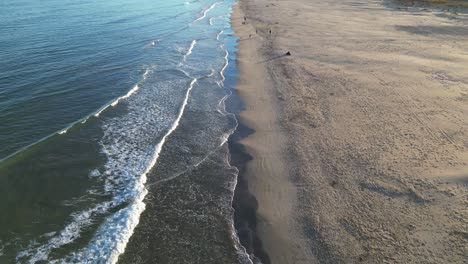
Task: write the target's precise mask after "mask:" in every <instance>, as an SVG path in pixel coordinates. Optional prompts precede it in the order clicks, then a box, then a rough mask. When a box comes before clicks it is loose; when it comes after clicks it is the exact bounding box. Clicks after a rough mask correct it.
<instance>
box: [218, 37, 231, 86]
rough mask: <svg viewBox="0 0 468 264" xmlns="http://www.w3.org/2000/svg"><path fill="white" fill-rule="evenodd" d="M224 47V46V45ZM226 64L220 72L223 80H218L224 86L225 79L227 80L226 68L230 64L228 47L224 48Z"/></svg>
mask: <svg viewBox="0 0 468 264" xmlns="http://www.w3.org/2000/svg"><path fill="white" fill-rule="evenodd" d="M222 47H223V48H224V45H222ZM224 52H225V53H224V66H223V68H222V69H221V71H220V72H219V74H220V75H221V80H220V81H218V82H217V83H218V85H219V86H224V81H225V80H226V77H225V76H224V71H225V70H226V68H227V66H228V65H229V59H228V57H229V52H228V51H227V49H224Z"/></svg>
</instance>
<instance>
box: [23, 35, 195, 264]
mask: <svg viewBox="0 0 468 264" xmlns="http://www.w3.org/2000/svg"><path fill="white" fill-rule="evenodd" d="M195 43H196V42H192V45H191V48H190V49H189V51H190V52H189V51H188V52H187V54H186V56H185V58H186V57H187V56H189V55H190V53H191V49H193V47H194V46H195ZM148 74H149V71H146V72H145V73H144V75H143V79H144V80H146V78H147V77H148ZM185 74H186V76H188V77H189V76H190V75H189V74H188V73H185ZM190 79H191V81H190V83H189V86H188V88H187V89H186V91H185V94H184V97H183V98H182V97H181V98H180V99H181V100H182V102H181V106H180V107H179V109H178V112H177V115H176V116H173V115H175V113H172V112H171V111H167V110H169V109H167V110H164V109H158V107H159V106H158V105H155V104H152V103H151V102H152V100H154V99H152V98H159V96H158V95H157V94H153V93H158V92H159V93H162V94H161V96H163V97H164V96H165V97H166V99H167V100H168V101H166V102H164V101H162V102H160V103H162V104H163V105H166V106H167V107H171V108H173V106H174V103H175V102H176V101H174V102H172V100H175V99H172V96H171V94H172V93H173V89H174V88H176V87H181V85H182V84H183V83H184V82H185V81H184V80H183V79H181V80H178V81H176V82H175V81H174V80H173V78H170V77H168V80H167V82H168V83H169V84H171V85H170V86H165V84H164V83H161V82H159V83H158V84H159V85H163V87H161V89H145V90H144V91H143V93H140V94H139V95H137V96H136V97H135V96H133V95H134V94H135V93H136V92H137V91H138V88H135V87H134V88H133V89H131V90H130V91H129V92H128V93H127V94H126V95H124V96H122V97H120V98H119V100H122V99H128V100H130V101H129V113H128V114H127V115H126V116H124V117H118V118H114V119H109V120H108V121H106V120H104V124H103V132H104V136H103V138H102V140H101V143H100V144H101V147H102V152H103V153H104V154H105V155H106V156H107V157H108V161H107V162H106V165H105V171H104V172H103V173H100V172H99V171H97V170H94V171H91V173H90V176H91V177H95V176H96V177H97V176H100V177H103V178H104V179H105V187H104V192H105V194H108V195H111V196H112V197H113V198H112V200H110V201H107V202H103V203H100V204H98V205H96V206H94V207H92V208H91V209H88V210H85V211H82V212H77V213H75V214H74V215H73V216H72V217H71V220H70V221H69V223H68V224H67V225H66V226H65V227H64V229H62V230H61V231H59V232H57V234H56V235H54V236H52V237H50V238H49V239H48V241H47V242H46V243H44V244H42V245H39V246H38V245H37V244H36V243H34V242H32V243H31V245H30V246H29V247H28V248H27V249H25V250H23V251H21V252H19V253H18V255H17V261H18V262H24V261H25V260H27V262H29V263H36V262H38V261H44V260H47V261H49V262H51V263H54V261H55V263H77V262H79V263H115V262H117V259H118V256H119V255H120V254H122V253H123V252H124V250H125V247H126V245H127V243H128V240H129V239H130V237H131V235H132V234H133V230H134V229H135V227H136V226H137V225H138V222H139V217H140V214H141V213H142V212H143V211H144V209H145V204H144V202H143V200H144V197H145V196H146V194H147V189H146V188H145V183H146V180H147V176H146V175H147V174H148V172H149V171H150V170H151V169H152V168H153V167H154V165H155V164H156V162H157V160H158V157H159V154H160V152H161V150H162V147H163V145H164V143H165V142H166V140H167V138H168V137H169V136H170V135H171V134H172V133H173V132H174V130H175V129H176V128H177V127H178V125H179V122H180V120H181V118H182V116H183V114H184V111H185V108H186V105H187V103H188V100H189V97H190V93H191V91H192V89H193V88H194V86H195V84H196V83H197V78H192V77H190ZM174 82H175V83H174ZM139 86H141V85H140V83H139ZM168 96H169V97H168ZM181 96H182V95H181ZM159 99H160V100H164V98H159ZM111 105H112V104H111ZM106 107H108V106H106ZM155 107H156V108H155ZM104 109H105V108H103V109H101V110H100V111H99V112H98V113H97V114H98V115H99V113H101V112H102V111H103V110H104ZM162 110H164V112H161V111H162ZM171 120H172V121H171ZM168 122H171V123H168ZM164 123H167V124H168V126H167V130H165V126H164ZM155 124H158V126H155ZM159 125H160V126H159ZM151 131H153V132H154V133H156V134H155V135H153V134H151V133H150V132H151ZM164 131H165V132H164ZM160 132H161V133H164V135H163V136H162V138H161V139H160V140H159V142H157V143H154V144H153V145H152V146H154V147H153V148H152V149H151V148H148V145H149V146H151V143H150V142H146V140H154V139H155V138H157V133H160ZM149 133H150V134H149ZM124 203H129V205H128V206H126V207H125V208H122V209H120V210H119V211H117V212H115V213H113V214H112V215H110V216H109V217H107V218H106V219H105V220H104V222H103V223H102V224H101V225H100V226H99V228H98V230H97V232H96V233H95V235H94V237H93V239H92V240H91V241H90V243H89V244H88V246H87V247H86V248H83V249H81V250H78V251H76V252H73V253H71V254H70V255H69V256H67V257H66V258H64V259H60V260H50V259H49V256H50V253H51V252H52V250H54V249H57V248H61V247H63V246H65V245H67V244H70V243H72V242H74V241H75V240H76V239H77V238H79V237H80V235H81V233H82V231H83V229H84V228H86V227H88V226H90V225H91V224H92V223H93V219H94V218H95V217H97V216H102V215H104V214H106V213H108V212H109V210H110V209H112V208H116V206H119V205H122V204H124Z"/></svg>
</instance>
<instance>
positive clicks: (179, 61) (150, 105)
mask: <svg viewBox="0 0 468 264" xmlns="http://www.w3.org/2000/svg"><path fill="white" fill-rule="evenodd" d="M233 4H234V0H224V1H220V0H198V1H197V0H193V1H180V0H172V1H163V0H151V1H150V0H132V1H129V0H113V1H110V0H102V1H91V0H73V1H72V0H60V1H58V0H44V1H37V0H14V1H13V0H4V1H2V2H1V3H0V263H250V259H249V257H248V256H247V254H246V253H245V250H244V248H243V247H242V246H241V245H240V243H239V240H238V238H237V235H236V232H235V229H234V223H233V214H234V212H233V208H232V201H233V195H234V189H235V187H236V181H237V174H238V170H237V168H236V167H233V166H232V165H231V164H230V160H229V159H230V154H229V149H228V144H227V141H228V138H229V136H230V135H231V134H232V133H234V131H235V130H236V127H237V125H238V124H237V120H236V117H235V115H234V114H233V113H231V112H229V111H227V110H226V101H227V100H230V99H229V98H232V96H231V95H232V94H233V89H234V88H235V82H236V76H237V70H236V65H235V50H236V42H237V38H236V37H235V36H233V35H232V34H233V32H232V30H231V27H230V15H231V11H232V9H231V8H232V5H233Z"/></svg>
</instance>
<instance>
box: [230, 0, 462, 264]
mask: <svg viewBox="0 0 468 264" xmlns="http://www.w3.org/2000/svg"><path fill="white" fill-rule="evenodd" d="M244 17H245V20H244ZM232 22H233V26H234V28H235V30H236V32H237V34H238V36H239V37H240V41H239V51H238V54H237V59H238V68H239V72H240V76H239V80H238V92H239V95H240V96H241V97H242V99H243V101H244V102H245V103H246V109H245V111H243V112H242V113H241V114H240V121H241V122H242V123H244V124H246V125H247V126H248V127H251V128H253V129H254V130H255V133H253V134H252V135H250V136H248V137H246V138H244V139H242V140H241V143H242V144H243V145H244V148H245V150H246V151H247V152H248V153H249V154H250V155H251V156H252V160H251V161H249V162H248V163H247V166H246V168H245V169H246V170H245V177H246V179H247V181H248V187H249V190H250V192H251V193H252V194H253V195H254V196H255V197H256V200H257V203H258V208H257V226H256V231H257V234H258V236H259V237H260V239H261V240H262V242H263V243H262V244H263V248H264V250H265V252H266V254H268V256H269V259H270V260H271V263H281V264H282V263H318V262H320V263H354V262H359V263H361V262H362V263H376V262H378V263H380V262H385V263H415V262H418V263H421V262H422V263H448V262H451V263H463V262H464V261H466V259H468V253H467V252H468V250H467V244H468V222H467V219H468V209H467V208H468V200H467V197H468V189H467V184H468V165H467V164H468V75H467V74H466V73H467V72H468V51H467V50H466V47H468V30H467V29H468V25H467V24H468V16H467V15H464V14H463V13H454V12H446V11H444V10H441V9H431V8H427V7H424V8H414V7H405V6H396V5H394V4H392V3H390V2H381V1H347V0H345V1H338V0H330V1H318V0H311V1H310V0H309V1H306V0H287V1H266V0H240V1H239V3H238V5H237V6H236V7H235V11H234V17H233V21H232ZM270 30H271V33H270ZM287 51H290V52H291V56H286V55H284V54H285V53H286V52H287Z"/></svg>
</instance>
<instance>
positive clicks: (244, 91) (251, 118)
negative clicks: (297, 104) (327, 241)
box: [232, 1, 314, 264]
mask: <svg viewBox="0 0 468 264" xmlns="http://www.w3.org/2000/svg"><path fill="white" fill-rule="evenodd" d="M244 4H245V3H244V1H239V2H238V3H236V4H235V6H234V8H233V15H232V27H233V29H234V30H235V33H236V36H238V37H239V40H238V43H239V45H238V51H237V53H236V58H237V67H238V70H239V77H238V84H237V87H236V92H237V95H238V96H239V97H240V98H241V100H242V102H243V103H244V104H245V108H244V109H243V110H242V111H241V112H240V113H239V114H238V115H237V118H238V122H239V124H242V125H243V126H245V127H246V128H248V129H249V128H250V129H252V130H253V131H254V132H253V133H249V134H248V135H245V136H242V137H241V138H239V140H238V148H241V149H242V152H245V153H246V154H247V155H248V156H249V157H250V158H249V160H248V161H246V162H245V164H244V165H243V166H242V169H243V173H242V174H243V175H241V176H240V178H241V180H242V181H245V183H244V184H246V185H247V186H246V187H245V188H244V189H246V190H248V194H247V196H249V195H252V196H253V197H254V199H255V202H254V204H255V205H254V208H256V209H257V210H256V216H255V218H256V219H255V222H256V224H255V230H253V232H254V233H255V235H256V236H258V239H259V240H260V242H257V243H258V244H260V247H259V248H257V250H259V251H260V252H261V254H262V256H256V257H259V258H260V259H261V260H262V262H263V263H264V264H270V263H293V262H296V263H298V262H297V261H302V262H300V263H308V262H309V261H311V260H314V258H313V256H312V255H311V254H310V252H309V249H308V244H307V243H306V240H307V238H306V237H305V236H303V235H302V233H303V232H302V227H301V225H300V224H298V222H297V218H298V216H297V215H296V212H295V211H296V209H297V199H298V192H297V190H296V187H295V186H294V183H293V182H292V181H291V177H290V173H289V170H290V169H291V168H289V167H288V166H289V164H288V161H287V159H288V157H289V156H290V154H289V150H288V149H287V148H286V146H287V144H288V141H287V139H286V137H287V133H286V130H285V129H284V128H283V126H282V123H281V121H280V116H279V115H278V114H279V113H280V112H281V110H280V109H279V108H278V98H277V96H276V92H275V90H274V87H275V84H273V83H272V82H271V81H270V80H268V75H269V73H268V72H267V71H266V68H264V67H261V66H259V65H258V62H262V61H268V58H265V57H264V55H263V54H260V53H259V52H258V49H259V48H260V47H261V45H263V42H264V41H265V38H267V37H268V35H266V33H267V32H266V31H264V30H263V32H259V31H257V33H258V34H256V30H255V28H254V27H253V26H252V25H251V24H250V16H249V14H246V13H245V8H246V7H245V6H243V5H244ZM244 17H247V21H244ZM243 22H246V23H245V24H243ZM250 219H252V217H250ZM291 234H294V235H291ZM298 238H299V239H298ZM247 247H249V246H247ZM254 253H255V250H254Z"/></svg>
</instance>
